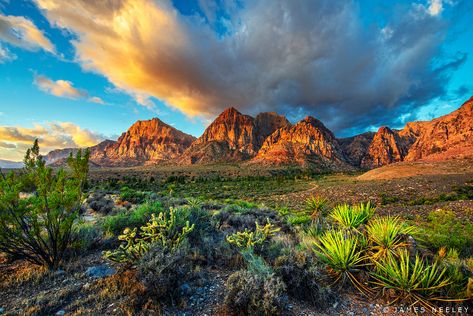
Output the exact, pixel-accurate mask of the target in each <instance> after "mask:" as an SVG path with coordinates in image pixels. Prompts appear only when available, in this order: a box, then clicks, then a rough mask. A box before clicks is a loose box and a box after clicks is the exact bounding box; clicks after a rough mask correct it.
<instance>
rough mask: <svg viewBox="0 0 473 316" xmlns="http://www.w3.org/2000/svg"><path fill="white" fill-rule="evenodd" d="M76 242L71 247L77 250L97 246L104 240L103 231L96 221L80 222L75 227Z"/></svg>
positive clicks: (85, 249)
mask: <svg viewBox="0 0 473 316" xmlns="http://www.w3.org/2000/svg"><path fill="white" fill-rule="evenodd" d="M74 236H75V238H74V242H73V243H72V246H71V249H72V250H73V251H75V252H81V251H87V250H90V249H93V248H95V247H96V246H97V245H98V244H99V243H100V241H101V240H102V236H103V231H102V230H101V228H100V227H97V226H96V225H95V224H94V223H84V222H83V223H80V224H77V225H76V226H75V229H74Z"/></svg>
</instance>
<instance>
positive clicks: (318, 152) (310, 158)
mask: <svg viewBox="0 0 473 316" xmlns="http://www.w3.org/2000/svg"><path fill="white" fill-rule="evenodd" d="M255 161H260V162H267V163H271V164H292V163H295V164H299V165H306V164H312V163H315V164H325V163H330V164H332V165H334V164H338V165H341V164H345V162H344V158H343V154H342V152H341V149H340V146H339V144H338V142H337V140H336V139H335V136H334V135H333V133H332V132H331V131H330V130H329V129H328V128H326V127H325V125H323V124H322V122H320V121H319V120H317V119H315V118H313V117H310V116H308V117H306V118H304V119H303V120H301V121H299V122H298V123H297V124H295V125H293V126H291V125H286V126H284V127H282V128H280V129H278V130H276V131H275V132H274V133H272V134H271V135H270V136H269V137H268V138H267V139H266V140H265V141H264V143H263V145H262V147H261V149H260V151H259V152H258V155H257V156H256V158H255Z"/></svg>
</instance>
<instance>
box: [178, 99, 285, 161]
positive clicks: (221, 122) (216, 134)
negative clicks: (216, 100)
mask: <svg viewBox="0 0 473 316" xmlns="http://www.w3.org/2000/svg"><path fill="white" fill-rule="evenodd" d="M287 124H289V121H287V119H286V118H285V117H283V116H279V115H277V114H276V113H261V114H259V115H258V116H257V117H256V119H255V118H253V117H251V116H249V115H244V114H241V113H240V112H238V111H237V110H236V109H235V108H229V109H226V110H225V111H224V112H222V113H221V114H220V115H219V116H218V117H217V118H216V119H215V120H214V121H213V122H212V123H211V124H210V125H209V126H208V127H207V128H206V129H205V131H204V133H203V134H202V136H201V137H199V138H198V139H197V140H196V141H195V142H194V143H192V145H191V146H190V147H189V148H188V149H187V150H186V151H185V152H184V154H183V156H182V157H181V158H179V160H178V162H179V163H182V164H196V163H214V162H235V161H243V160H247V159H250V158H251V157H254V156H255V155H256V154H257V152H258V150H259V148H260V147H261V144H262V143H263V141H264V139H265V138H266V137H267V136H268V135H269V134H271V133H272V132H274V131H275V130H276V129H278V128H280V127H282V126H285V125H287Z"/></svg>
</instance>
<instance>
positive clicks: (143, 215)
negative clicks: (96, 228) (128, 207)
mask: <svg viewBox="0 0 473 316" xmlns="http://www.w3.org/2000/svg"><path fill="white" fill-rule="evenodd" d="M161 211H163V207H162V205H161V203H160V202H158V201H156V202H148V203H144V204H141V205H139V206H138V207H136V208H135V209H134V210H132V211H121V212H120V213H118V214H115V215H111V216H107V217H105V218H104V219H103V222H102V227H103V229H104V231H105V232H108V233H112V234H114V235H118V234H120V233H121V232H123V230H124V229H125V228H127V227H130V228H134V227H139V226H142V225H144V224H145V223H146V222H147V221H148V220H149V219H150V218H151V215H152V214H159V212H161Z"/></svg>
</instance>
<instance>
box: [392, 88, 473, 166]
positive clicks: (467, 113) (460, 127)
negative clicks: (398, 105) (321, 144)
mask: <svg viewBox="0 0 473 316" xmlns="http://www.w3.org/2000/svg"><path fill="white" fill-rule="evenodd" d="M406 128H407V126H406ZM406 128H404V130H405V129H406ZM409 128H410V129H411V130H414V131H417V137H416V139H415V141H414V142H413V144H412V145H411V146H410V148H409V153H408V154H407V156H406V157H405V160H406V161H416V160H426V161H439V160H445V159H450V158H461V157H471V156H473V97H472V98H470V99H469V100H468V101H467V102H465V103H464V104H463V105H462V106H461V107H460V108H459V109H458V110H456V111H454V112H452V113H450V114H447V115H445V116H441V117H439V118H436V119H434V120H432V121H429V122H417V123H411V126H409ZM404 130H403V131H401V132H404Z"/></svg>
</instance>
